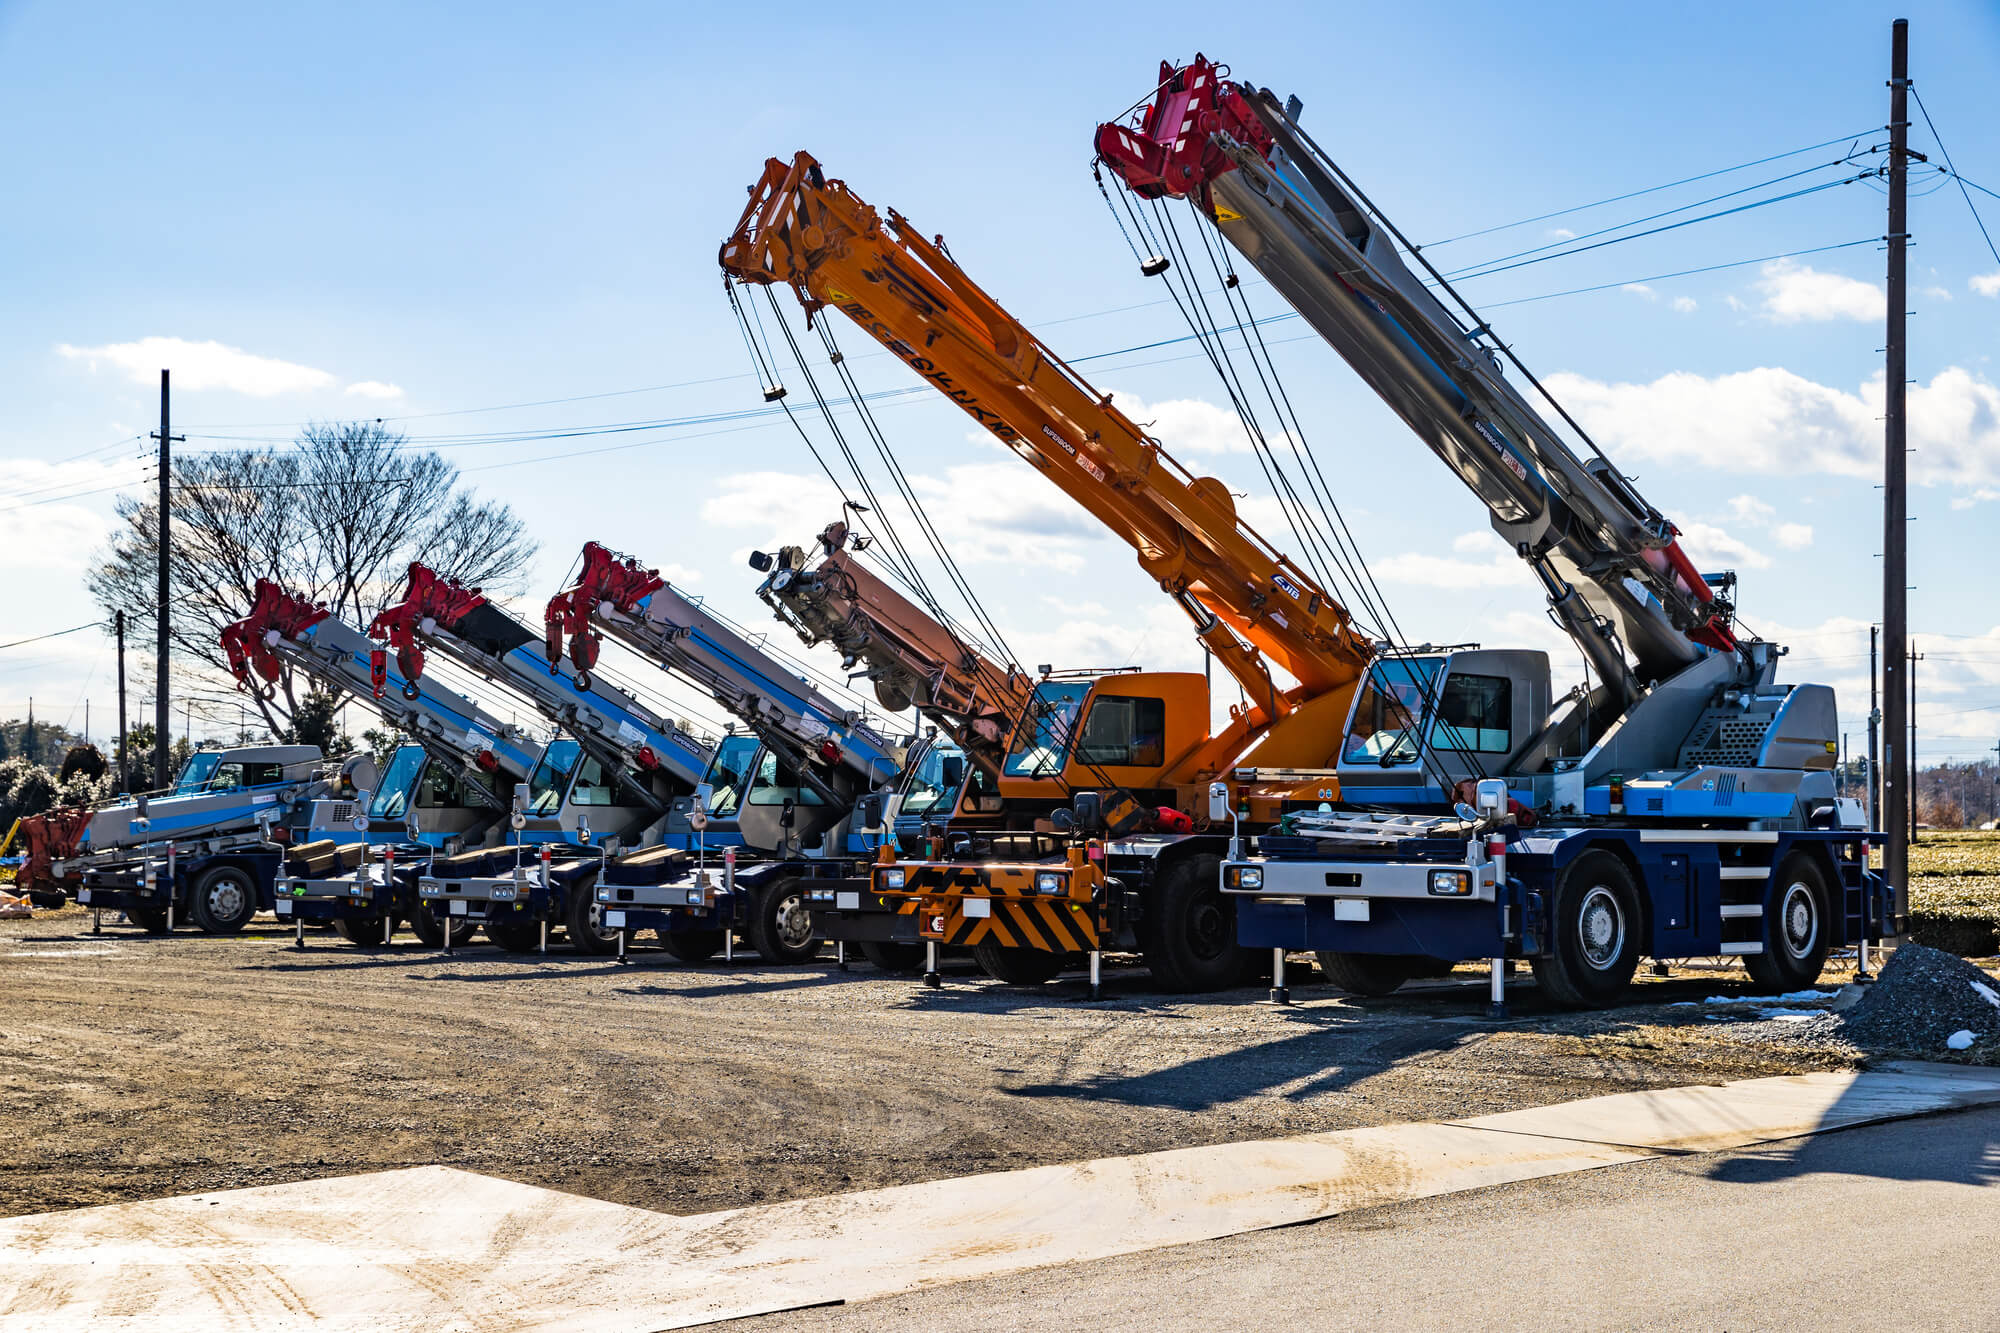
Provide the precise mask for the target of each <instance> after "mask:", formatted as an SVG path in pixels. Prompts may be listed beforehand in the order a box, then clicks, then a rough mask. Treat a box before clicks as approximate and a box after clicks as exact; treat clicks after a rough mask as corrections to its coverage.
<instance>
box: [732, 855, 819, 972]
mask: <svg viewBox="0 0 2000 1333" xmlns="http://www.w3.org/2000/svg"><path fill="white" fill-rule="evenodd" d="M743 938H744V939H745V940H747V941H748V942H749V944H750V947H751V948H752V949H755V950H756V951H757V956H758V957H759V958H762V959H763V960H764V961H765V962H767V963H809V962H811V961H812V960H813V959H815V958H817V957H818V956H819V949H820V945H821V943H822V942H823V941H821V939H820V937H819V936H817V935H815V934H813V920H812V913H811V912H810V911H809V910H807V908H806V891H805V888H804V886H803V885H802V884H801V882H800V881H799V880H798V879H797V878H796V877H793V876H786V877H784V878H781V879H778V880H776V881H774V882H773V883H770V884H763V885H759V886H758V887H757V888H756V889H754V890H752V891H751V894H750V919H749V920H748V921H747V922H745V923H744V927H743Z"/></svg>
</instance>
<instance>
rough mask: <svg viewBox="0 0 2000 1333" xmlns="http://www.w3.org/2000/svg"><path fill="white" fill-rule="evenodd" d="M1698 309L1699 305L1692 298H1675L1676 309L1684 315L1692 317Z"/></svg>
mask: <svg viewBox="0 0 2000 1333" xmlns="http://www.w3.org/2000/svg"><path fill="white" fill-rule="evenodd" d="M1698 308H1699V305H1698V303H1697V302H1696V301H1695V299H1694V298H1693V297H1692V296H1676V297H1675V298H1674V309H1675V310H1677V311H1679V312H1680V313H1681V314H1683V315H1692V314H1693V313H1694V312H1695V311H1696V310H1697V309H1698Z"/></svg>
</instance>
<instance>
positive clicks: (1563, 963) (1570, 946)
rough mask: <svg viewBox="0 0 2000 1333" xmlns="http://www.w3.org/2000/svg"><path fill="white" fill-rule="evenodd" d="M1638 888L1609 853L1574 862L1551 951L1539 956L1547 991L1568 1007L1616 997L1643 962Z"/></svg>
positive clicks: (1553, 920) (1559, 892)
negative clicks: (1640, 948)
mask: <svg viewBox="0 0 2000 1333" xmlns="http://www.w3.org/2000/svg"><path fill="white" fill-rule="evenodd" d="M1639 933H1640V917H1639V891H1638V889H1637V888H1636V887H1635V886H1634V885H1633V883H1632V872H1631V871H1630V870H1629V869H1627V868H1626V865H1625V863H1624V862H1623V861H1621V860H1619V859H1618V858H1617V857H1616V856H1613V855H1612V854H1611V853H1610V852H1605V851H1593V852H1585V853H1584V854H1583V855H1581V856H1579V857H1577V858H1576V860H1574V861H1572V862H1570V865H1569V869H1567V870H1565V871H1564V872H1563V877H1562V882H1561V884H1559V885H1558V886H1557V887H1556V892H1555V902H1554V905H1553V908H1552V910H1551V911H1550V912H1549V935H1550V939H1549V951H1548V953H1547V954H1545V955H1544V956H1542V957H1540V958H1537V959H1534V960H1533V965H1534V970H1535V982H1536V984H1537V985H1539V986H1540V987H1541V988H1542V993H1543V994H1544V995H1547V996H1548V997H1549V999H1551V1000H1553V1001H1554V1002H1555V1003H1556V1004H1558V1005H1561V1006H1562V1007H1564V1008H1566V1009H1591V1008H1599V1007H1601V1006H1603V1005H1607V1004H1610V1003H1612V1002H1613V1001H1615V1000H1617V998H1618V997H1619V996H1620V995H1622V994H1624V992H1625V987H1626V986H1628V985H1629V984H1631V981H1632V973H1633V972H1635V971H1636V970H1638V967H1639V947H1640V943H1641V941H1640V938H1639Z"/></svg>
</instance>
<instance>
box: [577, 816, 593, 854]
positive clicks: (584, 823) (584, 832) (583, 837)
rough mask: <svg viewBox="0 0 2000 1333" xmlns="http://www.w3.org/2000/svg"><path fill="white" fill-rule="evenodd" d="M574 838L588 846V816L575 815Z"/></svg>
mask: <svg viewBox="0 0 2000 1333" xmlns="http://www.w3.org/2000/svg"><path fill="white" fill-rule="evenodd" d="M576 840H577V841H578V842H580V843H582V844H583V845H584V846H586V847H588V846H590V816H588V815H578V816H577V817H576Z"/></svg>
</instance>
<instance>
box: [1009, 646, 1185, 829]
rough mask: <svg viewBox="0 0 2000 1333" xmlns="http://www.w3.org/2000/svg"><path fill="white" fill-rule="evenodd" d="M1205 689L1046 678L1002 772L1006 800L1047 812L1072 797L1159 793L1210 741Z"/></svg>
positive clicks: (1105, 678) (1180, 683) (1162, 682)
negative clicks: (1028, 797) (1036, 802)
mask: <svg viewBox="0 0 2000 1333" xmlns="http://www.w3.org/2000/svg"><path fill="white" fill-rule="evenodd" d="M1208 721H1209V717H1208V681H1207V680H1206V679H1205V678H1204V677H1202V676H1200V675H1198V674H1197V673H1195V672H1192V671H1122V672H1117V673H1113V674H1107V675H1099V676H1094V677H1090V676H1086V677H1080V678H1075V677H1063V676H1059V675H1057V676H1050V677H1047V678H1045V679H1043V680H1042V681H1041V683H1040V684H1039V685H1037V686H1036V691H1035V708H1034V712H1033V715H1032V716H1030V717H1027V718H1024V719H1022V721H1021V723H1020V725H1019V726H1018V727H1017V728H1016V729H1015V732H1014V737H1013V741H1012V743H1011V744H1010V745H1009V746H1008V750H1007V759H1006V762H1005V764H1004V765H1003V766H1002V769H1001V775H1000V789H1001V793H1002V795H1003V796H1009V797H1012V796H1018V795H1025V794H1028V793H1030V792H1032V793H1034V794H1036V795H1046V796H1048V797H1049V798H1050V800H1051V803H1052V804H1062V803H1064V802H1066V800H1067V798H1068V794H1069V793H1070V792H1075V791H1098V790H1103V789H1105V788H1123V789H1125V790H1127V791H1130V792H1132V793H1133V794H1134V795H1138V796H1147V795H1149V794H1157V793H1161V792H1163V791H1164V793H1165V803H1171V802H1172V800H1173V793H1172V792H1171V791H1170V790H1166V789H1167V788H1168V786H1169V784H1167V783H1166V781H1165V777H1166V774H1167V773H1168V772H1169V771H1170V770H1172V769H1173V768H1174V767H1175V766H1176V765H1178V764H1179V762H1180V761H1181V760H1182V759H1184V758H1185V757H1187V756H1188V755H1189V754H1191V753H1192V752H1193V751H1194V750H1196V749H1197V748H1198V747H1199V746H1201V745H1202V743H1203V742H1205V741H1206V740H1207V739H1208Z"/></svg>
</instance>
